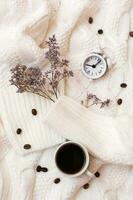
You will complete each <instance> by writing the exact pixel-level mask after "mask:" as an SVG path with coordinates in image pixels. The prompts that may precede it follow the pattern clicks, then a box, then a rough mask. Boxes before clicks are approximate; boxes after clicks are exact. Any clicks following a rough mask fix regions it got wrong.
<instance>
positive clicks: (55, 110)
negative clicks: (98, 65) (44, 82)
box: [0, 0, 133, 200]
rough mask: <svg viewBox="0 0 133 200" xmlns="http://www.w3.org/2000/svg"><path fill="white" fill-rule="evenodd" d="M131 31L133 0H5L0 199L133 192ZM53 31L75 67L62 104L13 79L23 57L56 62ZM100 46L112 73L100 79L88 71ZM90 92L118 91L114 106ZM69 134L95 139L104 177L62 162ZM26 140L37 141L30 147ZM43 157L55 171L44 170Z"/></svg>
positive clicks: (90, 144)
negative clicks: (72, 171) (59, 156)
mask: <svg viewBox="0 0 133 200" xmlns="http://www.w3.org/2000/svg"><path fill="white" fill-rule="evenodd" d="M89 17H92V18H93V23H89V22H88V18H89ZM99 29H102V30H103V34H98V30H99ZM131 31H133V0H109V1H108V0H101V1H98V0H70V1H68V0H37V1H36V0H30V1H27V0H10V1H0V166H1V167H0V199H2V200H84V199H91V200H131V199H132V196H133V192H132V185H133V178H132V174H133V168H132V164H133V156H132V149H133V145H132V143H133V136H132V135H133V131H132V130H133V125H132V124H133V123H132V120H133V119H132V117H133V105H132V99H133V95H132V94H133V93H132V91H133V67H132V66H133V58H132V49H133V39H132V37H131V35H132V34H130V36H129V32H131ZM53 34H55V36H56V38H57V41H58V43H59V46H60V51H61V55H62V56H63V57H65V58H67V59H69V61H70V67H71V69H72V70H73V72H74V77H73V78H71V79H69V81H68V82H66V83H65V84H62V85H61V88H60V90H61V96H62V95H65V97H61V98H60V99H59V101H58V100H57V102H56V103H55V104H53V103H51V102H50V101H48V100H46V99H44V98H41V97H39V96H36V95H33V94H30V93H23V94H18V93H16V90H17V88H15V87H14V86H10V84H9V79H10V76H11V74H10V69H11V68H12V67H14V66H15V65H16V64H25V65H27V66H32V67H34V66H39V67H40V68H41V69H42V70H45V69H47V68H48V63H47V61H46V60H45V52H46V51H47V48H46V45H45V41H46V40H47V39H48V37H49V36H52V35H53ZM92 52H98V53H103V54H104V55H105V56H106V57H107V59H108V63H109V68H108V71H107V73H106V75H105V76H104V77H102V78H100V79H98V80H95V81H92V80H90V79H87V78H86V77H85V76H84V75H83V73H82V72H81V67H82V65H83V63H84V61H85V59H86V58H87V56H88V55H89V54H90V53H92ZM122 83H126V84H127V87H126V88H122V87H121V86H120V85H121V84H122ZM87 93H92V94H94V95H96V96H97V97H98V98H100V99H101V100H103V101H105V100H106V99H107V98H108V99H110V100H111V103H110V105H109V107H104V108H101V109H100V106H99V105H93V106H90V107H89V108H88V109H87V108H84V107H83V106H81V105H80V103H81V101H82V100H84V99H85V97H86V94H87ZM118 99H122V104H121V105H118V104H117V101H118ZM32 109H36V110H37V115H32ZM17 129H21V130H22V132H21V134H17ZM66 138H67V139H71V140H74V141H78V142H80V143H82V144H84V145H85V146H86V147H87V149H88V153H89V154H90V157H91V164H90V166H89V169H91V170H92V172H93V173H95V172H96V171H97V170H98V171H99V172H100V177H98V178H93V179H90V177H88V176H87V175H86V174H83V175H82V176H80V177H76V178H70V177H67V176H64V175H63V174H62V173H61V172H59V171H58V170H57V168H56V166H55V161H54V157H53V156H54V152H55V150H56V148H57V147H58V145H59V144H60V143H62V142H64V141H65V139H66ZM26 144H28V145H30V147H31V148H30V149H26V148H24V145H26ZM28 147H29V146H28ZM92 155H93V156H92ZM101 161H102V162H101ZM98 163H100V164H98ZM38 165H40V166H41V167H46V168H47V169H48V171H47V172H37V170H36V168H37V166H38ZM101 165H102V167H101ZM100 167H101V169H100ZM57 178H58V179H57ZM55 179H57V180H58V181H57V182H58V184H56V183H55ZM59 180H60V182H59ZM88 183H89V185H90V186H89V185H88ZM85 184H87V185H85ZM84 185H85V186H84ZM88 187H89V188H88ZM87 188H88V189H87Z"/></svg>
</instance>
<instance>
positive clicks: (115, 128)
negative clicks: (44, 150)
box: [45, 97, 133, 165]
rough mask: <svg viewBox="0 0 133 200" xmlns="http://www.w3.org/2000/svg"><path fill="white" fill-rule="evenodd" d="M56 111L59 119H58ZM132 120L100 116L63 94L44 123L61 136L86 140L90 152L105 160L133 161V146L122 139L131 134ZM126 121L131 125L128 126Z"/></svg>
mask: <svg viewBox="0 0 133 200" xmlns="http://www.w3.org/2000/svg"><path fill="white" fill-rule="evenodd" d="M57 115H58V121H55V117H56V116H57ZM132 120H133V119H132V118H128V117H121V118H120V117H119V118H117V117H115V118H112V117H107V116H100V115H98V114H95V113H93V112H91V111H88V110H87V109H86V108H84V107H83V106H81V105H79V104H78V103H76V102H75V101H73V100H71V99H69V98H68V97H62V98H60V100H59V101H58V102H57V103H56V104H55V105H54V106H53V109H52V110H51V112H50V113H49V114H48V116H46V120H45V123H46V124H48V125H49V126H50V127H52V128H53V129H55V130H56V131H57V132H58V133H59V134H60V135H61V136H65V137H66V138H67V139H69V140H74V141H76V142H80V143H82V144H84V145H85V146H86V147H87V148H88V150H89V151H90V152H91V153H93V154H94V155H95V156H97V157H99V158H101V159H102V160H104V161H106V162H111V163H121V164H123V165H125V163H126V164H130V165H133V155H132V146H129V145H128V146H127V144H126V140H122V139H121V137H122V138H123V137H124V135H126V136H127V137H128V138H130V137H131V135H130V132H132V130H133V125H132ZM61 124H63V127H62V129H60V127H61ZM127 124H128V129H126V128H125V126H126V125H127ZM96 138H97V139H96ZM105 141H106V142H105ZM112 146H113V147H114V148H113V149H112Z"/></svg>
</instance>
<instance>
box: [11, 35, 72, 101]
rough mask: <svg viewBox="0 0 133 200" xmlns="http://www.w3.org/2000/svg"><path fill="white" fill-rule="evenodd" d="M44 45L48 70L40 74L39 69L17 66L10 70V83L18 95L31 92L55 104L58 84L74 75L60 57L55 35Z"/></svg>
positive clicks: (67, 62) (66, 61)
mask: <svg viewBox="0 0 133 200" xmlns="http://www.w3.org/2000/svg"><path fill="white" fill-rule="evenodd" d="M46 44H47V45H48V51H47V52H46V54H45V59H47V60H48V61H49V65H50V67H49V69H48V70H47V71H45V72H44V73H42V71H41V70H40V68H39V67H36V68H33V67H29V68H28V67H27V66H25V65H20V64H19V65H17V66H16V67H14V68H12V69H11V80H10V83H11V85H15V86H16V87H17V88H18V90H17V92H19V93H23V92H32V93H34V94H38V95H40V96H42V97H44V98H46V99H49V100H51V101H53V102H55V98H56V99H57V98H58V94H59V83H60V82H61V81H62V80H63V79H67V78H69V77H73V76H74V74H73V71H72V70H70V69H69V61H68V60H65V59H61V57H60V52H59V46H58V44H57V40H56V38H55V35H53V36H52V37H50V38H49V40H48V41H47V42H46Z"/></svg>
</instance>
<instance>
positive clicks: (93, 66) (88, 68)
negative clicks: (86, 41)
mask: <svg viewBox="0 0 133 200" xmlns="http://www.w3.org/2000/svg"><path fill="white" fill-rule="evenodd" d="M107 69H108V64H107V59H106V58H105V57H104V56H103V55H102V54H99V53H91V54H90V55H89V56H88V57H87V58H86V60H85V62H84V64H83V68H82V71H83V74H84V75H85V76H86V77H87V78H89V79H99V78H101V77H102V76H104V75H105V73H106V72H107Z"/></svg>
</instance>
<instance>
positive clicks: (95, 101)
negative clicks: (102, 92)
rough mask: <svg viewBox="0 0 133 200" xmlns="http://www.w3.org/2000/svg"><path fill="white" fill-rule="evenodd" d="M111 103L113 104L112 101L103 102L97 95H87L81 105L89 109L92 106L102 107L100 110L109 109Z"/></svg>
mask: <svg viewBox="0 0 133 200" xmlns="http://www.w3.org/2000/svg"><path fill="white" fill-rule="evenodd" d="M110 103H111V100H110V99H107V100H105V101H102V100H101V99H99V98H98V97H97V96H96V95H94V94H91V93H87V96H86V98H85V100H82V101H81V104H82V105H84V106H85V107H86V108H89V107H90V106H93V105H100V108H104V107H105V106H107V107H108V106H109V105H110Z"/></svg>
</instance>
